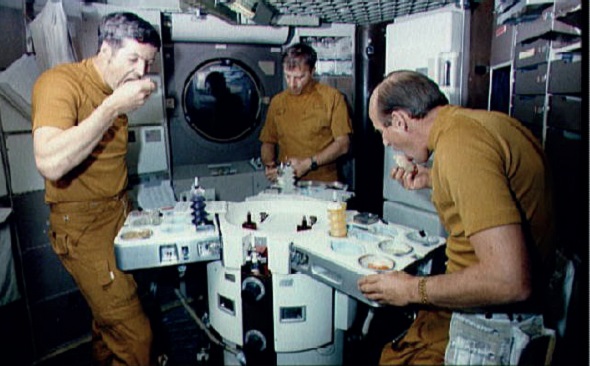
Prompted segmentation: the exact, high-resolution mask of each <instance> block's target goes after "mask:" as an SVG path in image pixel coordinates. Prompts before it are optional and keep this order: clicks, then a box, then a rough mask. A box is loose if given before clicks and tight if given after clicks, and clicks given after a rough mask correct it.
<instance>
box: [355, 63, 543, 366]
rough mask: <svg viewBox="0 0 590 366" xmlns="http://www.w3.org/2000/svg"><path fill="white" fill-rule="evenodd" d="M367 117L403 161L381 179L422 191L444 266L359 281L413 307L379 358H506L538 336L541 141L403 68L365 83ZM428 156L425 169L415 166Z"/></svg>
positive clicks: (369, 293) (368, 292)
mask: <svg viewBox="0 0 590 366" xmlns="http://www.w3.org/2000/svg"><path fill="white" fill-rule="evenodd" d="M369 116H370V118H371V120H372V122H373V126H374V127H375V129H376V130H377V131H378V132H380V133H381V134H382V138H383V144H384V145H386V146H392V147H393V148H395V149H396V150H401V151H403V153H404V154H405V155H406V158H407V160H409V161H410V162H411V163H412V166H411V167H410V168H408V169H404V168H402V167H397V168H395V169H394V170H393V171H392V172H391V176H392V178H393V179H396V180H397V181H399V182H400V183H401V184H402V185H403V186H404V187H405V188H407V189H421V188H425V187H430V188H432V201H433V203H434V206H435V207H436V209H437V212H438V214H439V216H440V218H441V221H442V224H443V225H444V227H445V229H446V231H447V233H448V238H447V246H446V256H447V258H448V261H447V263H446V271H445V273H444V274H435V275H432V276H412V275H410V274H408V273H405V272H403V271H392V272H387V273H382V274H375V275H369V276H365V277H363V278H361V279H360V280H359V283H358V285H359V289H360V290H361V291H362V292H363V293H364V295H365V296H366V297H367V298H369V299H370V300H373V301H377V302H379V303H381V304H387V305H394V306H406V305H409V304H415V305H418V306H421V310H420V311H419V312H418V315H417V317H416V319H415V320H414V323H413V324H412V326H411V327H410V328H409V330H408V332H407V334H406V335H405V336H404V337H403V338H401V340H399V341H397V342H393V343H392V344H387V345H386V346H385V347H384V348H383V351H382V354H381V360H380V362H379V363H380V364H394V365H399V364H422V365H424V364H443V363H445V364H451V365H456V364H462V365H466V364H473V365H481V364H499V365H504V364H516V363H518V362H519V359H520V357H521V356H522V355H523V349H524V347H525V346H526V344H527V342H528V340H529V339H532V338H534V337H536V336H539V335H542V334H544V333H543V332H544V329H543V317H542V314H543V310H545V309H543V308H542V301H540V300H541V299H542V298H543V296H544V292H543V291H544V290H545V289H546V286H547V280H548V278H549V276H550V275H551V273H552V268H553V266H552V260H553V255H552V254H553V249H554V248H553V245H554V243H553V242H552V240H551V236H552V235H551V234H552V219H551V212H552V207H551V184H550V179H549V174H548V172H547V169H546V167H547V162H546V158H545V155H544V153H543V149H542V147H541V145H540V144H539V142H538V141H537V140H536V138H535V137H534V136H533V134H532V133H531V132H530V131H529V130H528V129H527V128H526V127H524V126H523V125H522V124H520V123H519V122H518V121H517V120H515V119H513V118H510V117H509V116H507V115H505V114H502V113H498V112H489V111H482V110H474V109H467V108H462V107H459V106H453V105H449V104H448V100H447V98H446V97H445V96H444V94H442V92H441V91H440V89H439V87H438V85H436V84H435V83H434V82H433V81H432V80H430V79H429V78H427V77H426V76H424V75H422V74H419V73H417V72H413V71H395V72H393V73H391V74H389V75H388V76H387V77H386V78H385V80H384V81H382V82H381V83H380V84H379V85H378V86H377V87H376V88H375V90H374V92H373V94H372V95H371V99H370V103H369ZM432 154H434V159H433V164H432V168H431V169H429V168H426V167H424V166H423V165H422V164H424V163H426V162H427V161H428V160H429V158H430V156H431V155H432ZM543 361H544V360H542V361H541V362H543ZM538 362H539V361H537V362H532V364H536V363H538Z"/></svg>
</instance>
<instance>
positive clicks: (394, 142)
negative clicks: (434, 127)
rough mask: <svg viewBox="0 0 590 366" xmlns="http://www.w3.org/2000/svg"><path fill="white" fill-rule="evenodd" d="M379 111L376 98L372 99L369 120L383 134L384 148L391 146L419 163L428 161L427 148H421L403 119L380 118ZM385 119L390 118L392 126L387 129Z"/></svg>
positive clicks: (396, 117)
mask: <svg viewBox="0 0 590 366" xmlns="http://www.w3.org/2000/svg"><path fill="white" fill-rule="evenodd" d="M377 111H378V109H377V106H376V101H375V98H371V100H370V102H369V118H370V119H371V122H372V123H373V127H374V128H375V130H376V131H377V132H379V133H380V134H381V138H382V140H383V145H384V146H390V147H392V148H393V149H394V150H398V151H401V152H403V153H404V155H406V157H408V159H410V160H413V161H415V162H417V163H423V162H425V161H426V160H428V150H427V149H426V147H425V146H421V145H420V143H419V142H418V140H417V139H416V138H415V137H414V136H413V134H412V131H410V130H409V129H408V128H406V125H405V124H404V123H403V121H401V120H400V118H402V117H400V116H394V114H392V115H389V116H379V114H378V113H377ZM399 113H404V112H399ZM380 117H381V118H380ZM383 118H390V119H391V125H390V126H387V127H386V126H385V125H384V124H383V122H382V120H383ZM405 118H409V117H405ZM406 123H407V122H406Z"/></svg>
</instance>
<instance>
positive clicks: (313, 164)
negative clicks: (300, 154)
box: [309, 156, 318, 170]
mask: <svg viewBox="0 0 590 366" xmlns="http://www.w3.org/2000/svg"><path fill="white" fill-rule="evenodd" d="M309 169H310V170H318V161H317V160H316V158H315V156H312V157H311V166H310V167H309Z"/></svg>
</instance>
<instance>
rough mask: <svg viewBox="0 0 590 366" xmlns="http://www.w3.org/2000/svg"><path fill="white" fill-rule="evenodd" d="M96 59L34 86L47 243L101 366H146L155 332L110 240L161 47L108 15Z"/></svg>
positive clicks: (142, 30) (150, 34)
mask: <svg viewBox="0 0 590 366" xmlns="http://www.w3.org/2000/svg"><path fill="white" fill-rule="evenodd" d="M98 41H99V42H98V46H99V49H98V53H97V54H96V55H95V56H93V57H90V58H87V59H85V60H82V61H81V62H77V63H71V64H62V65H58V66H56V67H54V68H53V69H50V70H48V71H46V72H44V73H43V74H42V75H41V76H40V77H39V79H38V80H37V81H36V83H35V86H34V89H33V100H32V120H33V140H34V154H35V162H36V165H37V168H38V170H39V172H40V173H41V175H43V177H44V178H45V201H46V203H47V204H48V205H49V207H50V217H49V222H50V230H49V238H50V241H51V245H52V247H53V249H54V251H55V253H57V255H58V256H59V258H60V260H61V262H62V263H63V265H64V266H65V268H66V269H67V270H68V272H69V273H70V274H71V275H72V277H73V278H74V280H75V281H76V284H77V285H78V287H79V288H80V291H81V293H82V295H83V296H84V298H85V299H86V301H87V302H88V305H89V306H90V309H91V311H92V316H93V323H92V334H93V345H92V346H93V347H92V348H93V358H94V360H95V362H96V363H97V364H101V365H102V364H108V365H142V366H143V365H149V364H150V363H151V356H150V352H151V344H152V331H151V326H150V322H149V319H148V317H147V316H146V314H145V313H144V310H143V308H142V305H141V303H140V300H139V297H138V294H137V284H136V282H135V280H134V279H133V277H132V276H131V275H130V274H126V273H123V272H121V271H120V270H119V269H118V268H117V266H116V262H115V255H114V244H113V242H114V238H115V236H116V235H117V233H118V231H119V229H120V228H121V227H122V225H123V222H124V221H125V217H126V215H127V213H128V202H127V196H126V189H127V179H128V178H127V166H126V163H125V155H126V153H127V127H128V126H127V117H126V115H125V114H126V113H129V112H131V111H134V110H136V109H137V108H139V107H141V106H142V105H143V104H144V103H145V101H146V100H147V98H148V97H149V96H150V95H151V93H152V92H154V90H155V89H156V85H155V84H154V83H153V82H152V81H151V80H150V79H149V78H147V77H146V73H147V72H148V70H149V67H150V65H151V64H152V63H153V62H154V60H155V57H156V54H157V52H158V51H159V49H160V47H161V41H160V36H159V34H158V33H157V31H156V29H155V28H154V27H153V26H152V25H151V24H150V23H148V22H147V21H145V20H144V19H142V18H140V17H138V16H137V15H135V14H132V13H125V12H121V13H113V14H109V15H106V16H105V17H104V18H103V20H102V22H101V24H100V26H99V30H98Z"/></svg>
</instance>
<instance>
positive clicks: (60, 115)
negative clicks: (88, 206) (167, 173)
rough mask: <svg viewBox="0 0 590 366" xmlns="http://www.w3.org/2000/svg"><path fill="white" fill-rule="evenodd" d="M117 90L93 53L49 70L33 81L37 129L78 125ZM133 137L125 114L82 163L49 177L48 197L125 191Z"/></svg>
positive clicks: (99, 195)
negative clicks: (59, 175) (127, 158)
mask: <svg viewBox="0 0 590 366" xmlns="http://www.w3.org/2000/svg"><path fill="white" fill-rule="evenodd" d="M112 92H113V91H112V90H111V88H110V87H108V86H107V85H106V84H105V83H104V81H103V79H102V78H101V76H100V75H99V74H98V72H97V70H96V69H95V67H94V63H93V61H92V59H86V60H83V61H81V62H78V63H71V64H62V65H58V66H57V67H55V68H53V69H50V70H47V71H46V72H44V73H43V74H42V75H41V76H40V77H39V78H38V79H37V81H36V82H35V85H34V87H33V96H32V121H33V131H35V130H36V129H38V128H41V127H44V126H50V127H56V128H60V129H63V130H66V129H68V128H72V127H74V126H77V125H79V124H80V123H83V122H84V120H85V119H86V118H88V117H89V116H90V115H91V114H92V112H93V111H94V110H95V109H96V108H97V107H98V106H99V105H100V104H101V103H102V102H103V101H104V99H105V98H106V97H108V96H109V95H110V94H112ZM127 138H128V136H127V118H126V117H125V116H120V117H118V118H117V119H116V120H115V121H114V122H113V124H112V125H111V127H110V128H109V129H108V130H107V131H106V133H105V134H104V136H103V137H102V139H101V141H100V142H99V143H98V145H97V146H96V147H95V149H94V150H93V151H92V153H91V155H90V156H89V157H88V158H87V159H86V160H84V161H83V162H82V163H81V164H80V165H79V166H77V167H75V168H74V169H73V170H72V171H70V172H69V173H67V174H66V175H65V176H64V177H62V178H61V179H59V180H58V181H49V180H47V179H46V180H45V200H46V201H47V202H48V203H55V202H81V201H89V200H97V199H104V198H109V197H113V196H116V195H117V194H119V193H120V192H121V191H123V190H124V189H125V188H126V186H127V165H126V162H125V155H126V153H127Z"/></svg>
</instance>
